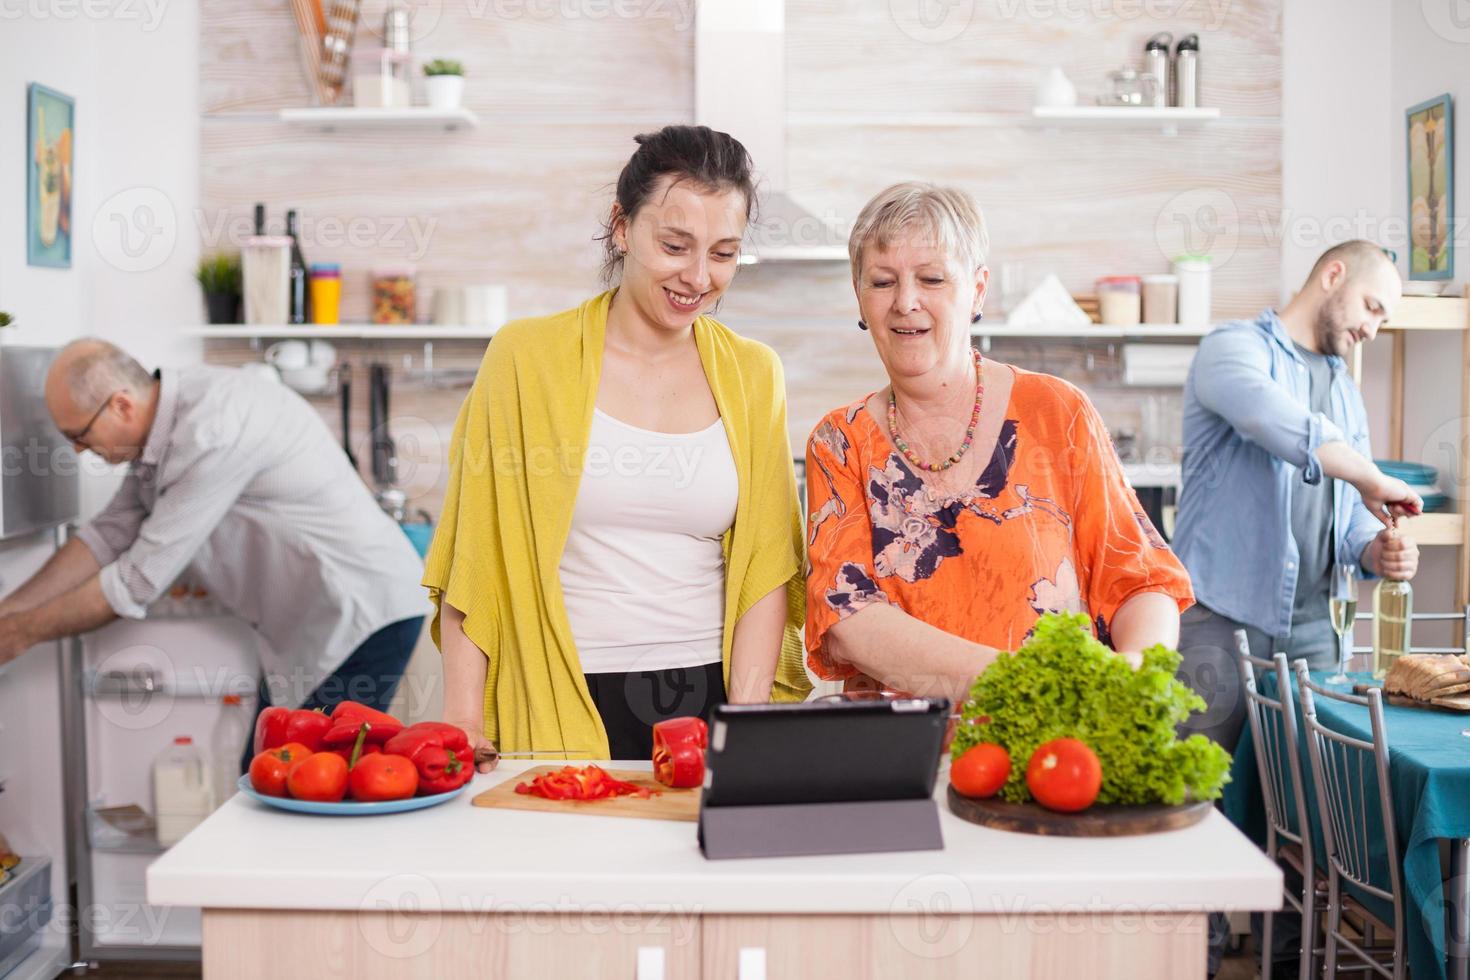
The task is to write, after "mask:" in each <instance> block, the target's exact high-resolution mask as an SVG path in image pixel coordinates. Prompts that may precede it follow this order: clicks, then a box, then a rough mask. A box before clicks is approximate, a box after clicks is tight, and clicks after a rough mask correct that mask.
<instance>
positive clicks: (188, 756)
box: [153, 735, 214, 847]
mask: <svg viewBox="0 0 1470 980" xmlns="http://www.w3.org/2000/svg"><path fill="white" fill-rule="evenodd" d="M213 809H214V786H213V784H212V781H211V779H210V770H209V763H208V762H206V761H205V760H204V753H202V752H200V751H199V748H198V747H197V746H196V745H195V744H194V740H193V739H192V738H190V737H189V736H187V735H180V736H179V737H178V738H175V739H174V741H173V744H172V745H170V746H169V747H168V748H166V749H164V750H163V752H161V753H159V755H158V758H156V759H154V760H153V822H154V824H155V825H156V826H157V833H158V843H160V844H162V845H163V846H164V847H168V846H170V845H172V844H176V843H178V842H179V841H180V840H182V839H183V837H184V835H185V834H187V833H188V832H189V831H191V830H193V829H194V828H195V827H196V826H198V824H199V822H200V821H201V820H203V819H204V818H205V817H207V816H209V811H211V810H213Z"/></svg>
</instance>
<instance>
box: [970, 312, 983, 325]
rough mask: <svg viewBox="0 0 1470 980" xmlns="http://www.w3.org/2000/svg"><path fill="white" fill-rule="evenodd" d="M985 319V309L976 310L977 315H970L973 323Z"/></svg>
mask: <svg viewBox="0 0 1470 980" xmlns="http://www.w3.org/2000/svg"><path fill="white" fill-rule="evenodd" d="M983 319H985V311H984V310H976V311H975V315H974V316H972V317H970V322H971V323H979V322H980V321H981V320H983Z"/></svg>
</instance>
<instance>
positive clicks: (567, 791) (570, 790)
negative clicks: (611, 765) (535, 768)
mask: <svg viewBox="0 0 1470 980" xmlns="http://www.w3.org/2000/svg"><path fill="white" fill-rule="evenodd" d="M516 792H517V793H520V794H521V795H523V796H525V795H530V796H541V797H544V798H546V799H548V800H605V799H609V798H611V797H614V796H637V797H639V798H640V799H645V800H646V799H648V798H649V797H650V796H651V795H652V794H651V793H650V791H649V790H648V789H647V788H646V787H644V786H638V785H636V784H634V783H629V782H625V781H624V780H621V779H614V778H613V777H612V776H609V775H608V774H607V770H605V769H603V768H602V767H601V766H584V767H582V768H581V769H578V768H576V767H575V766H563V767H562V768H561V769H558V770H557V771H555V772H549V773H545V774H543V775H540V776H537V777H536V778H534V779H532V780H531V782H530V783H517V784H516Z"/></svg>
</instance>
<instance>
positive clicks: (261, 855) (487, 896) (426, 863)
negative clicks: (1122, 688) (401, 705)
mask: <svg viewBox="0 0 1470 980" xmlns="http://www.w3.org/2000/svg"><path fill="white" fill-rule="evenodd" d="M531 765H533V764H532V763H509V762H506V763H503V764H502V765H501V766H500V768H499V769H497V770H496V771H495V772H493V773H489V774H486V775H480V776H476V777H475V781H474V783H473V785H471V786H470V788H469V789H468V790H466V791H465V792H464V793H463V794H461V795H460V796H459V797H458V798H456V799H454V800H452V801H450V802H449V803H446V804H443V805H440V806H437V807H433V808H430V809H427V810H419V811H414V812H410V813H402V814H394V815H390V816H381V817H317V816H307V815H303V814H294V813H287V812H285V811H281V810H274V809H271V808H268V807H265V806H263V805H261V804H258V803H256V802H255V801H254V800H251V799H249V798H248V797H244V796H240V795H236V796H235V797H234V798H233V799H231V800H230V801H229V802H228V803H226V804H225V805H224V806H223V807H221V808H220V809H219V810H217V811H215V813H213V814H212V815H211V816H210V817H209V818H208V819H207V820H206V821H205V822H204V823H203V824H201V825H200V826H199V827H197V828H196V829H195V830H194V831H193V832H192V833H190V834H189V835H188V836H187V837H185V838H184V840H182V841H180V842H179V843H178V844H176V845H174V847H173V848H172V849H170V850H169V851H168V853H166V854H164V855H163V856H162V857H160V858H159V859H158V860H157V861H155V862H154V863H153V865H152V866H151V867H149V869H148V901H149V902H150V903H152V904H154V905H184V906H204V907H228V908H292V909H345V910H350V909H414V910H425V911H427V910H442V911H454V912H473V913H478V914H485V913H490V912H500V911H505V912H522V911H548V912H556V911H607V912H634V911H643V912H653V911H664V912H681V911H682V912H683V913H685V914H703V913H766V914H770V913H802V912H810V913H817V912H820V913H878V914H903V913H919V912H924V911H932V910H933V909H934V908H935V907H936V905H935V903H936V902H943V903H946V904H945V905H944V906H943V907H944V908H946V910H948V911H953V912H956V913H962V912H970V911H973V912H980V913H1002V914H1020V913H1025V912H1074V911H1075V912H1107V911H1128V912H1172V911H1192V910H1200V909H1209V910H1214V909H1224V910H1261V909H1266V908H1276V907H1279V905H1280V895H1281V873H1280V871H1278V870H1277V869H1276V868H1275V866H1273V865H1272V864H1271V863H1270V862H1269V861H1267V860H1266V858H1265V856H1264V855H1263V854H1262V853H1261V852H1260V851H1259V850H1257V849H1256V847H1255V846H1254V845H1252V844H1251V843H1250V841H1248V840H1247V839H1246V838H1245V837H1244V836H1243V835H1241V833H1240V832H1239V831H1237V830H1236V829H1235V827H1234V826H1232V825H1231V824H1230V822H1229V821H1227V820H1226V819H1225V817H1224V816H1222V815H1221V814H1220V813H1219V812H1218V811H1214V812H1212V813H1211V814H1210V815H1209V817H1208V818H1206V819H1205V820H1204V821H1202V822H1201V823H1199V824H1197V825H1195V826H1193V827H1190V828H1187V829H1185V830H1179V831H1173V832H1171V833H1166V834H1155V835H1148V836H1142V837H1115V838H1091V839H1088V838H1067V837H1037V836H1032V835H1029V834H1013V833H1007V832H1004V831H998V830H990V829H988V828H984V827H979V826H975V825H973V824H970V823H966V822H965V821H962V820H960V819H959V818H957V817H955V816H953V815H952V814H951V813H950V812H949V809H948V807H946V806H945V805H944V803H943V801H942V798H941V802H940V804H939V810H940V821H941V825H942V828H943V833H944V842H945V849H944V850H942V851H915V852H905V853H892V854H859V855H846V856H824V857H796V858H769V859H755V860H726V861H708V860H706V859H705V858H704V857H703V856H702V855H701V854H700V853H699V846H698V844H697V842H696V840H695V825H694V824H693V823H679V822H672V821H660V820H632V819H625V818H617V817H600V816H584V815H580V814H566V815H561V814H544V813H530V812H523V811H514V810H502V809H485V808H481V807H474V806H471V805H470V799H471V798H472V797H473V796H474V795H475V794H477V793H479V792H481V791H483V790H485V789H487V788H488V787H490V786H492V785H494V784H495V783H497V782H500V781H501V780H504V779H509V778H514V777H515V776H516V775H517V774H518V773H520V772H521V771H522V770H524V769H527V768H530V767H531ZM608 765H609V766H611V765H613V764H608ZM616 766H617V767H619V768H624V769H627V768H644V769H646V768H648V763H642V764H641V765H639V764H637V763H626V762H619V763H616ZM946 781H947V777H944V776H941V781H940V784H939V786H938V787H937V792H938V793H939V794H941V797H942V794H943V791H944V784H945V782H946Z"/></svg>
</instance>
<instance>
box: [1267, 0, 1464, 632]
mask: <svg viewBox="0 0 1470 980" xmlns="http://www.w3.org/2000/svg"><path fill="white" fill-rule="evenodd" d="M1454 5H1455V0H1424V2H1422V3H1421V2H1403V0H1396V2H1388V0H1334V2H1331V3H1328V2H1325V0H1303V2H1293V3H1288V4H1287V5H1286V7H1285V12H1284V15H1283V20H1284V23H1283V35H1284V36H1283V51H1284V54H1283V59H1282V64H1283V72H1284V76H1283V108H1282V127H1283V134H1282V157H1283V159H1282V210H1283V213H1284V214H1285V215H1286V222H1285V225H1284V227H1283V229H1282V232H1283V236H1282V249H1281V269H1282V284H1283V287H1282V288H1283V296H1282V300H1283V302H1284V301H1285V300H1286V299H1287V298H1289V296H1290V295H1291V293H1293V292H1295V290H1296V289H1297V288H1298V286H1299V285H1300V283H1301V282H1302V280H1303V279H1304V278H1305V277H1306V275H1307V273H1308V271H1309V270H1310V268H1311V264H1312V261H1313V260H1314V259H1315V258H1316V257H1317V255H1319V254H1320V253H1321V252H1322V251H1323V250H1324V249H1325V248H1327V247H1328V246H1330V245H1332V244H1334V243H1336V242H1338V241H1342V240H1343V239H1346V238H1353V237H1364V238H1370V239H1372V240H1374V241H1378V242H1380V243H1381V244H1384V245H1386V246H1387V247H1389V248H1392V249H1394V250H1395V251H1396V252H1398V254H1399V257H1400V268H1401V270H1403V271H1405V272H1406V271H1407V255H1408V248H1407V245H1406V244H1405V243H1406V239H1407V232H1406V215H1407V206H1406V202H1405V197H1406V190H1405V185H1404V141H1405V136H1404V110H1405V109H1406V108H1408V107H1409V106H1410V105H1413V104H1414V103H1416V102H1420V101H1423V100H1424V99H1427V98H1430V97H1431V96H1434V95H1438V94H1440V93H1442V92H1446V91H1448V92H1451V93H1452V94H1453V95H1454V96H1455V99H1456V101H1457V102H1458V101H1461V100H1464V99H1470V73H1467V72H1466V70H1465V65H1466V64H1467V58H1470V25H1467V26H1466V27H1464V28H1458V27H1456V26H1455V22H1454V20H1453V19H1452V17H1451V16H1450V15H1451V11H1452V9H1453V7H1454ZM1461 121H1470V119H1467V117H1465V116H1463V114H1462V116H1461ZM1461 146H1462V148H1463V147H1465V144H1464V143H1463V141H1462V143H1461ZM1467 152H1470V151H1466V152H1462V153H1461V154H1460V155H1459V158H1458V160H1457V163H1456V177H1457V181H1456V183H1457V184H1458V185H1459V187H1460V188H1461V191H1462V195H1463V194H1464V193H1470V184H1466V182H1465V181H1466V177H1467V166H1470V165H1467V163H1466V159H1467V155H1466V153H1467ZM1464 200H1465V199H1464V197H1463V196H1462V197H1460V198H1459V199H1457V200H1456V202H1455V205H1456V211H1457V212H1458V213H1459V215H1462V216H1463V215H1464V214H1465V213H1466V207H1465V204H1464ZM1467 244H1470V243H1467V242H1466V241H1464V240H1463V237H1461V238H1460V239H1458V240H1457V242H1456V247H1457V248H1460V249H1464V248H1465V247H1466V245H1467ZM1466 270H1470V251H1462V252H1461V255H1460V264H1459V266H1458V271H1459V276H1458V277H1457V280H1458V281H1457V282H1456V284H1455V286H1454V288H1453V290H1452V291H1453V292H1454V293H1455V294H1457V295H1458V294H1460V293H1461V292H1462V290H1463V282H1464V280H1465V278H1466V275H1465V272H1466ZM1390 344H1391V341H1390V340H1389V338H1388V337H1387V336H1382V337H1380V338H1379V339H1378V340H1377V341H1376V342H1374V343H1373V344H1371V345H1370V346H1369V347H1368V348H1367V349H1366V350H1365V352H1364V357H1363V397H1364V400H1365V402H1366V403H1367V406H1368V416H1369V420H1370V426H1371V431H1372V438H1373V444H1374V447H1375V449H1376V451H1377V454H1378V455H1381V456H1386V455H1388V419H1389V366H1390V359H1391V349H1390ZM1462 364H1463V359H1462V356H1461V352H1460V338H1458V337H1450V336H1438V337H1436V336H1426V335H1415V336H1411V337H1410V338H1409V341H1408V357H1407V359H1406V365H1407V367H1406V371H1407V377H1408V379H1409V383H1408V385H1407V392H1408V393H1407V397H1406V414H1405V426H1404V451H1403V455H1404V456H1405V457H1406V458H1408V459H1414V460H1420V461H1423V462H1427V463H1430V464H1432V465H1435V466H1437V467H1439V468H1440V469H1441V485H1442V486H1443V487H1444V488H1445V489H1446V490H1449V489H1451V488H1452V487H1454V486H1457V485H1458V476H1457V473H1456V467H1455V466H1454V465H1453V455H1454V451H1455V447H1456V446H1457V445H1458V438H1459V427H1458V425H1457V418H1458V415H1459V404H1460V403H1459V394H1458V392H1459V386H1460V383H1461V373H1462V371H1461V366H1462ZM1414 589H1415V603H1416V607H1417V608H1418V609H1421V610H1424V611H1443V610H1448V609H1450V608H1451V606H1452V604H1453V601H1454V563H1453V555H1452V553H1451V552H1450V551H1448V550H1446V549H1440V548H1435V549H1429V550H1427V551H1425V553H1424V555H1423V559H1422V561H1421V566H1420V573H1419V576H1418V577H1417V578H1416V579H1415V583H1414ZM1366 598H1368V597H1367V596H1365V599H1366ZM1363 639H1364V637H1363V636H1361V635H1360V637H1359V640H1360V641H1362V640H1363Z"/></svg>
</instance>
